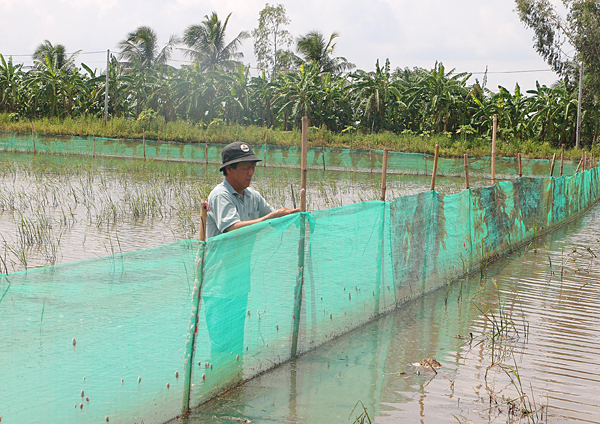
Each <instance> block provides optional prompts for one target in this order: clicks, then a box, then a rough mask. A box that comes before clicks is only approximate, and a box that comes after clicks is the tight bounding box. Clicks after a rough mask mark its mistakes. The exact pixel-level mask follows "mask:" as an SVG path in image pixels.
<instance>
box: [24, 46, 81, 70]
mask: <svg viewBox="0 0 600 424" xmlns="http://www.w3.org/2000/svg"><path fill="white" fill-rule="evenodd" d="M66 51H67V49H66V47H65V46H64V45H63V44H56V45H52V43H51V42H50V41H48V40H44V42H43V43H41V44H40V45H39V46H37V48H36V49H35V51H34V52H33V60H37V61H39V62H41V63H44V62H45V58H46V56H48V57H50V59H51V60H52V62H53V63H55V66H56V69H63V68H64V70H65V71H67V72H71V71H72V70H73V68H75V58H76V57H77V55H78V54H79V53H80V52H81V50H77V51H76V52H75V53H73V54H71V55H70V56H68V57H67V53H66ZM54 56H56V60H53V58H54Z"/></svg>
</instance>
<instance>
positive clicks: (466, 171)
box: [465, 153, 470, 190]
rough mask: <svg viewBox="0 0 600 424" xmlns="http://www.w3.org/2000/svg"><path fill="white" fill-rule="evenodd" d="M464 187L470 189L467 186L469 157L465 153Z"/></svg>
mask: <svg viewBox="0 0 600 424" xmlns="http://www.w3.org/2000/svg"><path fill="white" fill-rule="evenodd" d="M465 185H466V187H465V188H466V189H467V190H468V189H469V188H470V186H469V155H467V154H466V153H465Z"/></svg>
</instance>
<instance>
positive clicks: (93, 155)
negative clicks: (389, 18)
mask: <svg viewBox="0 0 600 424" xmlns="http://www.w3.org/2000/svg"><path fill="white" fill-rule="evenodd" d="M92 143H93V145H94V147H93V150H92V157H94V158H95V157H96V134H95V133H94V130H92Z"/></svg>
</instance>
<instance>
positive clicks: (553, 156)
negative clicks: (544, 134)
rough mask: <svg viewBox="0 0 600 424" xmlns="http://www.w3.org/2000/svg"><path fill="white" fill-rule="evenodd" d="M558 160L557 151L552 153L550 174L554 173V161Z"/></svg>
mask: <svg viewBox="0 0 600 424" xmlns="http://www.w3.org/2000/svg"><path fill="white" fill-rule="evenodd" d="M555 161H556V153H554V154H553V155H552V165H550V176H552V174H554V162H555Z"/></svg>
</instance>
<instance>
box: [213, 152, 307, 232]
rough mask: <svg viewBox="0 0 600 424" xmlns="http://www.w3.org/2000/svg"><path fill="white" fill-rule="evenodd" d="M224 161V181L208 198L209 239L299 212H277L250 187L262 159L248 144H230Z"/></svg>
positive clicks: (290, 210) (222, 156) (221, 169)
mask: <svg viewBox="0 0 600 424" xmlns="http://www.w3.org/2000/svg"><path fill="white" fill-rule="evenodd" d="M221 159H222V161H223V165H222V166H221V168H219V170H220V171H222V172H223V175H224V176H225V179H224V180H223V182H222V183H221V184H219V185H217V186H216V187H215V188H214V189H213V191H212V192H211V193H210V195H209V196H208V216H207V220H206V235H207V237H214V236H217V235H219V234H222V233H226V232H229V231H232V230H237V229H238V228H242V227H245V226H247V225H252V224H255V223H257V222H262V221H265V220H267V219H272V218H279V217H281V216H286V215H289V214H291V213H295V212H299V211H300V209H290V208H281V209H277V210H274V209H273V208H272V207H271V205H269V204H268V203H267V202H266V200H265V199H264V198H263V197H262V196H261V195H260V193H258V192H257V191H256V190H254V189H252V188H250V182H251V181H252V175H253V174H254V168H255V166H256V163H257V162H260V161H261V159H259V158H258V157H257V156H256V155H255V154H254V152H253V151H252V149H251V148H250V146H248V145H247V144H246V143H243V142H240V141H236V142H235V143H231V144H228V145H227V146H225V147H224V148H223V151H222V152H221Z"/></svg>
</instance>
